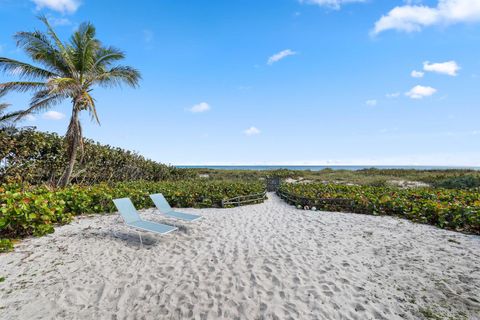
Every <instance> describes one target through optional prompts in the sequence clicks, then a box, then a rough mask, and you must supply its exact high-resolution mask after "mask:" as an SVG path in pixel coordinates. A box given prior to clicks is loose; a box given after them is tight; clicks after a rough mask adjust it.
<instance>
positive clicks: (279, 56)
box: [267, 49, 297, 65]
mask: <svg viewBox="0 0 480 320" xmlns="http://www.w3.org/2000/svg"><path fill="white" fill-rule="evenodd" d="M296 54H297V52H295V51H293V50H290V49H286V50H283V51H280V52H279V53H276V54H274V55H273V56H271V57H270V58H268V61H267V64H268V65H272V64H274V63H275V62H278V61H280V60H282V59H285V58H286V57H288V56H294V55H296Z"/></svg>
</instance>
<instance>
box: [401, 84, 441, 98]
mask: <svg viewBox="0 0 480 320" xmlns="http://www.w3.org/2000/svg"><path fill="white" fill-rule="evenodd" d="M435 92H437V89H435V88H432V87H424V86H415V87H413V88H412V89H410V91H408V92H406V93H405V95H406V96H408V97H410V98H412V99H422V98H424V97H429V96H431V95H433V94H435Z"/></svg>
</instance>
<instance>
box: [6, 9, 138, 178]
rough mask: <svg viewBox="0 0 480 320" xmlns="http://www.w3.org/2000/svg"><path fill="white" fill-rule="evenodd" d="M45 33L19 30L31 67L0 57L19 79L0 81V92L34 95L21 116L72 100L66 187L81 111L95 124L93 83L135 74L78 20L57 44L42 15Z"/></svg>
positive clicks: (134, 78)
mask: <svg viewBox="0 0 480 320" xmlns="http://www.w3.org/2000/svg"><path fill="white" fill-rule="evenodd" d="M40 20H41V21H42V22H43V23H44V24H45V26H46V29H47V32H46V33H44V32H41V31H33V32H18V33H17V34H16V35H15V40H16V41H17V45H18V47H20V48H21V49H23V50H24V51H25V53H26V54H27V56H28V57H30V58H31V60H33V61H34V62H35V63H36V65H34V64H29V63H26V62H22V61H18V60H14V59H10V58H5V57H0V70H2V71H4V72H6V73H7V74H9V75H11V74H14V75H17V76H18V77H19V78H20V81H12V82H7V83H3V84H0V95H2V94H5V93H6V92H9V91H19V92H27V91H30V92H32V93H33V96H32V99H31V101H30V105H29V107H28V109H26V110H25V111H24V112H23V113H22V114H21V115H20V117H21V116H23V115H27V114H29V113H32V112H37V111H41V110H46V109H49V108H51V107H53V106H55V105H57V104H59V103H61V102H63V101H65V100H68V101H70V102H71V103H72V114H71V118H70V123H69V125H68V130H67V133H66V136H65V139H66V141H67V146H66V147H67V153H66V160H67V165H66V167H65V169H64V170H63V174H62V177H61V178H60V179H59V181H58V184H59V185H60V186H66V185H67V184H68V183H69V181H70V178H71V176H72V173H73V169H74V165H75V162H76V160H77V152H78V150H80V151H81V152H80V154H82V150H83V135H82V127H81V124H80V119H79V116H80V113H81V112H82V111H88V112H89V113H90V115H91V116H92V119H94V120H95V121H97V122H99V119H98V115H97V109H96V105H95V100H94V98H93V97H92V95H91V92H92V90H93V89H94V88H95V86H102V87H112V86H118V85H120V84H127V85H129V86H132V87H136V86H137V85H138V81H139V79H140V73H139V72H138V71H137V70H135V69H133V68H132V67H129V66H123V65H118V64H117V63H118V62H119V61H120V60H123V59H124V58H125V55H124V53H123V52H121V51H120V50H118V49H116V48H113V47H107V46H104V45H103V44H102V43H101V42H100V41H99V40H98V39H97V38H96V35H95V33H96V31H95V27H94V26H93V25H92V24H90V23H83V24H81V25H80V26H79V28H78V30H77V31H75V32H74V34H73V35H72V37H71V38H70V40H69V41H68V42H62V41H61V40H60V38H59V37H58V36H57V34H56V33H55V31H54V30H53V28H52V27H51V26H50V24H49V23H48V21H47V19H46V18H44V17H41V18H40Z"/></svg>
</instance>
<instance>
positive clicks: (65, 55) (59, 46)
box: [38, 16, 75, 73]
mask: <svg viewBox="0 0 480 320" xmlns="http://www.w3.org/2000/svg"><path fill="white" fill-rule="evenodd" d="M38 18H39V19H40V21H42V22H43V24H44V25H45V26H46V27H47V33H48V35H49V36H50V37H51V38H52V40H53V42H54V43H55V45H56V46H57V50H58V51H59V52H60V55H61V56H62V57H63V59H64V61H65V63H66V65H67V66H68V67H69V69H70V72H72V73H73V72H74V71H75V67H74V65H73V61H72V59H71V55H70V53H71V50H70V48H68V47H67V46H65V45H64V44H63V43H62V41H61V40H60V38H59V37H58V36H57V33H56V32H55V30H53V28H52V26H51V25H50V23H49V22H48V19H47V18H46V17H45V16H40V17H38Z"/></svg>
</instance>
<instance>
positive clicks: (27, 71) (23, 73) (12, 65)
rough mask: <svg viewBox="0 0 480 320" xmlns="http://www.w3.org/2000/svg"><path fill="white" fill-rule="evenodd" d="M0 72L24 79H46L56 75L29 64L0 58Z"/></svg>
mask: <svg viewBox="0 0 480 320" xmlns="http://www.w3.org/2000/svg"><path fill="white" fill-rule="evenodd" d="M0 71H2V72H8V73H10V74H12V75H16V76H19V77H21V78H25V79H48V78H51V77H57V76H58V75H57V74H56V73H54V72H52V71H49V70H45V69H42V68H39V67H36V66H34V65H31V64H29V63H25V62H21V61H18V60H14V59H9V58H4V57H0Z"/></svg>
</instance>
